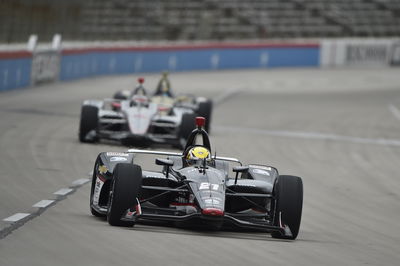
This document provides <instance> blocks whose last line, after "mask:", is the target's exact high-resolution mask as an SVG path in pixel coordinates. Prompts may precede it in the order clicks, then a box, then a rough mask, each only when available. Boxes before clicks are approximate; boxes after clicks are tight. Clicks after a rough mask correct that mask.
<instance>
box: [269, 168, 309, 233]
mask: <svg viewBox="0 0 400 266" xmlns="http://www.w3.org/2000/svg"><path fill="white" fill-rule="evenodd" d="M274 196H275V198H276V200H275V203H276V205H275V210H274V225H275V226H279V215H281V219H282V223H283V224H284V225H287V226H289V228H290V231H291V232H292V236H291V237H288V236H284V235H281V234H280V233H279V232H272V233H271V235H272V237H273V238H280V239H292V240H294V239H296V237H297V235H298V233H299V229H300V222H301V212H302V208H303V182H302V180H301V178H300V177H297V176H290V175H281V176H279V177H278V179H277V182H276V183H275V187H274Z"/></svg>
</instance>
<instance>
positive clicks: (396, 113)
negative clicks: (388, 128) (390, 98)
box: [389, 104, 400, 121]
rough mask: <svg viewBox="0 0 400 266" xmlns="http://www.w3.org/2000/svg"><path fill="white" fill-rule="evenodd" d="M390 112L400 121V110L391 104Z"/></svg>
mask: <svg viewBox="0 0 400 266" xmlns="http://www.w3.org/2000/svg"><path fill="white" fill-rule="evenodd" d="M389 111H390V112H391V113H392V114H393V115H394V117H396V118H397V120H399V121H400V110H399V109H398V108H397V107H396V106H394V105H393V104H389Z"/></svg>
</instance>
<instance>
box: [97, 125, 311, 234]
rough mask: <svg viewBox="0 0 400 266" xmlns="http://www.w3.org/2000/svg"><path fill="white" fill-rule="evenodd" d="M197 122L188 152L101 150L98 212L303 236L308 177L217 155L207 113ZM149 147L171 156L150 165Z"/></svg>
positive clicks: (125, 219)
mask: <svg viewBox="0 0 400 266" xmlns="http://www.w3.org/2000/svg"><path fill="white" fill-rule="evenodd" d="M196 124H197V128H196V129H194V130H193V131H192V132H191V134H190V135H189V138H188V140H187V143H186V146H185V148H184V149H183V152H180V153H177V152H163V151H152V150H138V149H130V150H128V151H127V152H102V153H100V154H99V155H98V157H97V159H96V162H95V165H94V170H93V178H92V186H91V193H90V209H91V213H92V214H93V215H95V216H98V217H107V220H108V223H109V224H110V225H113V226H133V225H135V223H140V222H155V221H156V222H167V223H172V224H175V225H176V226H178V227H202V228H207V229H213V230H218V229H223V228H235V229H246V230H249V229H250V230H259V231H263V232H268V233H271V235H272V237H274V238H283V239H295V238H296V237H297V235H298V232H299V228H300V221H301V213H302V206H303V183H302V180H301V178H300V177H297V176H291V175H280V174H279V173H278V170H277V169H276V168H274V167H272V166H268V165H260V164H249V165H242V163H241V162H240V161H239V160H238V159H235V158H230V157H220V156H216V155H212V154H211V144H210V140H209V138H208V134H207V132H206V131H205V130H204V129H203V125H204V118H202V117H198V118H196ZM201 140H202V144H201V143H200V142H201ZM199 143H200V144H199ZM141 155H147V156H152V155H153V156H163V157H164V158H156V159H155V165H154V166H147V167H150V169H149V170H144V169H143V170H142V167H146V166H144V165H143V164H141V165H139V164H140V161H141V160H140V156H141ZM165 157H166V158H165ZM230 164H234V166H233V167H232V168H231V166H230ZM160 166H161V167H160ZM147 167H146V168H147ZM230 169H232V171H230Z"/></svg>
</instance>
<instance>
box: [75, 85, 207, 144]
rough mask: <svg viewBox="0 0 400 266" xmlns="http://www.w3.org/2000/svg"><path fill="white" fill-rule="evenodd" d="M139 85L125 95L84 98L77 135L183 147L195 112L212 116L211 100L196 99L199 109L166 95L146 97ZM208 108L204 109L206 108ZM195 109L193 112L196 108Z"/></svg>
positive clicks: (91, 139) (86, 139)
mask: <svg viewBox="0 0 400 266" xmlns="http://www.w3.org/2000/svg"><path fill="white" fill-rule="evenodd" d="M143 82H144V79H143V78H139V86H138V87H137V88H136V89H135V90H134V91H132V93H131V94H130V95H129V96H128V97H125V98H123V97H120V96H118V95H116V96H115V97H116V98H118V99H115V98H114V99H105V100H102V101H100V100H87V101H84V103H83V105H82V110H81V120H80V128H79V139H80V141H81V142H96V141H97V140H99V139H111V140H117V141H121V142H122V143H123V144H127V145H148V144H151V143H167V144H172V145H173V146H176V147H182V146H183V145H184V144H185V140H186V138H187V137H188V136H189V134H190V132H191V131H192V130H193V128H194V125H193V122H192V121H193V120H194V118H195V116H196V115H197V113H196V112H200V111H202V110H203V111H204V112H205V113H207V116H209V117H210V116H211V105H210V104H211V102H209V101H204V102H201V101H200V100H199V107H200V110H197V111H196V110H194V109H193V106H191V105H189V106H188V104H185V103H183V102H181V101H175V100H173V99H172V98H171V97H169V95H157V96H153V97H151V98H150V97H148V95H147V92H146V90H145V89H144V87H143ZM204 108H205V109H207V110H205V109H204ZM195 111H196V112H195Z"/></svg>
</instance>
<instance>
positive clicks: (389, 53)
mask: <svg viewBox="0 0 400 266" xmlns="http://www.w3.org/2000/svg"><path fill="white" fill-rule="evenodd" d="M63 47H64V49H62V50H61V51H60V50H51V49H38V50H35V51H32V52H26V51H16V50H14V51H13V50H11V51H1V50H0V91H4V90H10V89H14V88H19V87H26V86H30V85H35V84H38V83H42V82H52V81H56V80H74V79H79V78H85V77H92V76H98V75H110V74H129V73H144V72H147V73H148V72H160V71H164V70H168V71H171V72H174V71H191V70H217V69H239V68H276V67H320V66H321V67H342V66H369V65H372V66H387V65H390V64H392V65H399V64H400V40H399V39H376V40H374V39H335V40H317V41H304V40H303V41H296V40H294V41H285V42H281V43H277V42H273V43H271V42H269V43H261V42H253V43H243V42H232V43H192V44H183V45H182V44H177V43H170V44H151V43H150V44H148V43H147V44H144V43H133V44H132V43H100V44H99V43H82V44H76V43H74V44H68V43H64V45H63ZM8 50H10V49H8Z"/></svg>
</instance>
